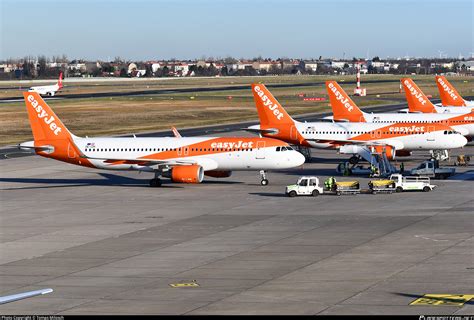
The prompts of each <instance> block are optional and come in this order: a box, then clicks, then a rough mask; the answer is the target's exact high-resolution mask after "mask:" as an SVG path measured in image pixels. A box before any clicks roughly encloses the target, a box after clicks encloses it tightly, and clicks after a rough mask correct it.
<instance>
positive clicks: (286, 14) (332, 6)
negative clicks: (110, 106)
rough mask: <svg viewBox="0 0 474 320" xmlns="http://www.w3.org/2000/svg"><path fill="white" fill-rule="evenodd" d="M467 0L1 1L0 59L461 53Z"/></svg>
mask: <svg viewBox="0 0 474 320" xmlns="http://www.w3.org/2000/svg"><path fill="white" fill-rule="evenodd" d="M473 3H474V0H418V1H414V0H413V1H409V0H378V1H376V0H364V1H350V0H324V1H319V0H313V1H311V0H286V1H283V0H273V1H272V0H266V1H263V0H227V1H225V0H222V1H219V0H194V1H192V0H174V1H173V0H162V1H160V0H136V1H132V0H80V1H79V0H0V11H1V12H0V14H1V16H0V17H1V21H0V28H1V30H0V37H1V39H0V40H1V42H0V60H4V59H7V58H11V57H12V58H20V57H24V56H28V55H30V56H38V55H46V56H48V57H51V56H53V55H63V54H65V55H67V57H68V58H69V59H74V58H81V59H89V60H95V59H101V60H113V59H114V58H115V57H117V56H119V57H122V58H124V59H127V60H157V59H170V58H176V59H195V58H202V57H214V58H216V57H220V58H225V57H228V56H232V57H235V58H253V57H258V56H261V57H264V58H267V57H268V58H278V57H291V58H304V59H307V58H318V57H319V56H322V57H336V58H352V57H361V58H366V57H367V58H371V57H374V56H379V57H381V58H386V57H404V56H411V57H422V56H423V57H439V56H440V54H441V55H442V56H445V55H447V56H449V57H458V56H459V55H460V54H461V55H462V56H464V57H469V56H470V55H472V54H474V53H473V52H474V45H473V43H474V39H473V30H474V21H473V20H474V11H473V10H474V9H473Z"/></svg>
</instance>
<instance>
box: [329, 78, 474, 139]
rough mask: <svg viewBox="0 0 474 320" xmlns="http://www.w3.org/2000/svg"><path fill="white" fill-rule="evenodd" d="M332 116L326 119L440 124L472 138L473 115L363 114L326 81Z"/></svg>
mask: <svg viewBox="0 0 474 320" xmlns="http://www.w3.org/2000/svg"><path fill="white" fill-rule="evenodd" d="M326 89H327V91H328V94H329V101H330V102H331V107H332V112H333V116H331V117H326V119H334V120H335V121H349V122H371V123H397V122H404V123H425V124H430V123H442V124H445V125H447V126H449V127H451V128H453V129H454V130H456V131H457V132H459V133H461V134H462V135H463V136H467V137H469V138H472V137H474V113H473V112H470V113H468V114H453V113H375V114H374V113H365V112H363V111H362V110H360V109H359V107H357V105H356V104H355V103H354V101H352V99H351V98H350V97H349V96H348V95H347V93H346V92H345V91H344V90H343V89H342V88H341V87H340V86H339V84H338V83H337V82H336V81H326Z"/></svg>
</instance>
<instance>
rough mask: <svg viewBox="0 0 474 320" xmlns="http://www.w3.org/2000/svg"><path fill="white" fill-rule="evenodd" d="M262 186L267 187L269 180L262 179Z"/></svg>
mask: <svg viewBox="0 0 474 320" xmlns="http://www.w3.org/2000/svg"><path fill="white" fill-rule="evenodd" d="M260 184H261V185H262V186H266V185H268V180H267V179H262V181H260Z"/></svg>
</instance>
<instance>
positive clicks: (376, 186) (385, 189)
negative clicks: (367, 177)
mask: <svg viewBox="0 0 474 320" xmlns="http://www.w3.org/2000/svg"><path fill="white" fill-rule="evenodd" d="M369 189H370V191H371V192H372V194H377V193H393V192H395V191H396V183H395V181H393V180H390V179H378V180H371V181H369Z"/></svg>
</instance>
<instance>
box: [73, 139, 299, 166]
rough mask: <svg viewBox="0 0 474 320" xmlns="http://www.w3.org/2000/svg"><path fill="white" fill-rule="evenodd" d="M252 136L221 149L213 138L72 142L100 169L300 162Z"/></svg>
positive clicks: (296, 155) (292, 154)
mask: <svg viewBox="0 0 474 320" xmlns="http://www.w3.org/2000/svg"><path fill="white" fill-rule="evenodd" d="M219 139H221V140H225V138H219ZM242 139H245V138H242ZM252 139H253V140H254V142H253V143H252V144H250V145H244V148H242V147H241V146H242V145H241V146H240V147H239V144H235V145H232V146H231V147H230V148H229V147H228V146H227V147H225V148H223V146H222V145H218V144H217V145H216V144H213V143H215V142H216V138H215V137H186V138H172V137H166V138H75V139H74V142H75V144H76V146H77V147H78V148H79V150H80V151H81V152H82V153H83V154H84V155H85V156H86V157H87V158H89V159H90V160H89V161H90V162H91V163H92V164H93V165H94V166H95V167H97V168H101V169H113V170H144V171H150V167H149V166H144V165H140V164H124V163H114V162H110V161H107V160H106V159H136V160H140V159H148V160H158V161H165V160H166V161H169V162H173V161H176V162H179V161H186V162H187V163H191V162H193V163H196V164H199V165H200V166H202V167H203V169H204V171H211V170H272V169H288V168H293V167H297V166H299V165H301V164H303V163H304V157H303V155H301V154H300V153H299V152H297V151H295V150H285V151H277V148H278V150H280V149H281V147H276V146H266V145H265V139H255V138H252ZM282 145H283V144H282ZM94 158H99V159H101V160H97V159H94ZM102 159H103V160H102Z"/></svg>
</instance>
